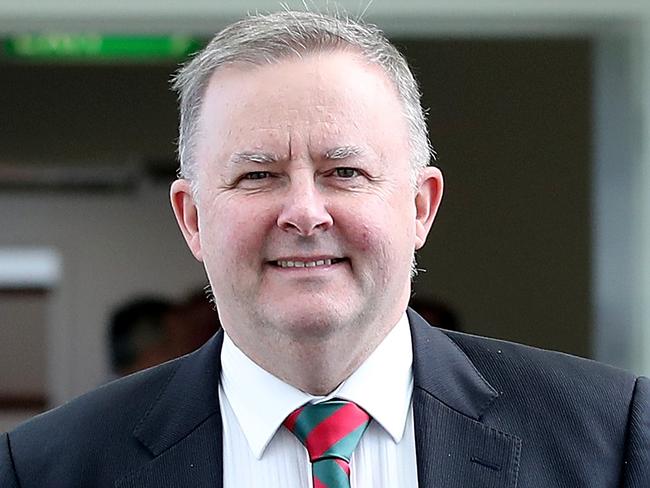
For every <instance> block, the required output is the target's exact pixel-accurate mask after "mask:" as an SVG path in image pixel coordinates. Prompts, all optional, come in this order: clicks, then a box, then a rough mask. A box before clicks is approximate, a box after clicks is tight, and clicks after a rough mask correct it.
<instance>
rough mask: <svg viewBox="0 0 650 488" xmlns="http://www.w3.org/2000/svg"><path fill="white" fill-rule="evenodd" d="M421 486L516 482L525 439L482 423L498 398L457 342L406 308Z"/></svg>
mask: <svg viewBox="0 0 650 488" xmlns="http://www.w3.org/2000/svg"><path fill="white" fill-rule="evenodd" d="M407 313H408V317H409V322H410V324H411V334H412V337H413V376H414V378H413V379H414V385H415V386H414V390H413V420H414V424H415V443H416V452H417V469H418V483H419V485H420V486H445V487H446V488H461V487H466V486H491V487H495V488H496V487H508V488H514V487H516V486H517V475H518V471H519V456H520V452H521V440H520V439H518V438H517V437H515V436H512V435H510V434H508V433H505V432H501V431H499V430H497V429H495V428H493V427H490V426H488V425H486V424H485V423H483V422H482V420H483V417H484V416H485V414H486V413H487V412H488V411H489V409H490V408H491V406H492V405H493V404H494V402H495V401H496V400H497V398H498V397H499V394H498V393H497V391H496V390H495V389H494V388H493V387H492V386H491V385H490V384H489V383H488V382H487V381H486V380H485V378H483V376H482V375H481V374H480V372H479V371H478V370H477V369H476V367H475V366H474V364H473V363H472V362H471V361H470V359H469V358H468V357H467V356H466V355H465V353H464V352H462V350H461V349H460V348H459V347H458V345H457V344H456V343H455V342H454V341H453V340H452V339H451V338H450V337H448V336H447V335H446V334H444V333H443V332H441V331H440V330H439V329H436V328H434V327H431V326H430V325H429V324H428V323H427V322H426V321H425V320H424V319H423V318H422V317H420V316H419V315H418V314H417V313H415V312H414V311H413V310H411V309H409V310H408V312H407Z"/></svg>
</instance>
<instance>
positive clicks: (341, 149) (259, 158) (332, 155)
mask: <svg viewBox="0 0 650 488" xmlns="http://www.w3.org/2000/svg"><path fill="white" fill-rule="evenodd" d="M362 154H363V150H362V149H361V148H360V147H358V146H338V147H334V148H332V149H328V150H327V151H325V153H324V154H323V159H327V160H330V161H336V160H342V159H347V158H350V157H353V156H360V155H362ZM279 160H280V158H279V157H278V156H277V155H276V154H273V153H267V152H256V151H242V152H236V153H234V154H233V155H232V156H231V157H230V159H229V161H230V162H231V163H234V164H246V163H257V164H272V163H277V162H278V161H279Z"/></svg>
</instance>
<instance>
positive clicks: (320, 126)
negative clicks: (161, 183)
mask: <svg viewBox="0 0 650 488" xmlns="http://www.w3.org/2000/svg"><path fill="white" fill-rule="evenodd" d="M199 124H200V128H199V132H200V139H199V146H200V147H201V146H206V145H207V146H211V149H212V150H213V152H215V151H217V152H218V151H219V150H220V151H226V152H227V151H230V150H233V147H231V146H237V147H238V149H239V150H241V149H242V147H240V146H242V145H244V146H249V147H248V149H274V150H276V151H278V150H283V149H286V150H292V148H291V147H289V146H288V145H289V144H292V145H294V146H296V147H299V146H301V145H302V146H323V147H325V146H363V145H368V146H371V147H372V148H373V149H376V150H377V152H382V153H383V152H386V151H388V150H397V151H403V150H407V149H405V148H406V147H407V145H408V140H407V133H408V132H407V129H406V120H405V117H404V115H403V108H402V104H401V102H400V99H399V98H398V96H397V90H396V89H395V87H394V85H393V83H392V82H391V80H390V79H389V78H388V76H387V75H386V74H385V73H384V71H383V70H382V68H380V67H379V66H376V65H373V64H369V63H368V62H366V61H365V60H364V59H363V58H362V57H361V56H360V55H358V54H356V53H354V52H349V51H340V52H327V53H314V54H310V55H307V56H304V57H301V58H298V57H296V58H287V59H283V60H281V61H278V62H275V63H272V64H268V65H262V66H258V65H243V64H234V65H230V66H227V67H222V68H220V69H218V70H217V71H216V72H215V73H214V74H213V76H212V78H211V79H210V82H209V84H208V87H207V89H206V92H205V96H204V100H203V104H202V108H201V116H200V119H199ZM216 141H219V144H218V145H217V144H216ZM217 146H218V147H217ZM267 146H275V147H274V148H273V147H271V148H268V147H267ZM319 149H322V147H321V148H319Z"/></svg>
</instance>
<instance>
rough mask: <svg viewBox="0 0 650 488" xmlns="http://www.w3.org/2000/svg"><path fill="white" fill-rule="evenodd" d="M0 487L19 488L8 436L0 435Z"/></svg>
mask: <svg viewBox="0 0 650 488" xmlns="http://www.w3.org/2000/svg"><path fill="white" fill-rule="evenodd" d="M0 486H1V487H2V488H19V486H20V485H19V484H18V478H17V477H16V472H15V470H14V462H13V459H12V458H11V449H10V447H9V435H8V434H2V435H0Z"/></svg>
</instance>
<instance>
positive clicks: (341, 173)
mask: <svg viewBox="0 0 650 488" xmlns="http://www.w3.org/2000/svg"><path fill="white" fill-rule="evenodd" d="M334 173H335V174H336V176H338V177H339V178H355V177H357V176H359V171H357V170H356V169H354V168H336V169H335V170H334Z"/></svg>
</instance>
